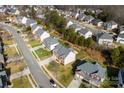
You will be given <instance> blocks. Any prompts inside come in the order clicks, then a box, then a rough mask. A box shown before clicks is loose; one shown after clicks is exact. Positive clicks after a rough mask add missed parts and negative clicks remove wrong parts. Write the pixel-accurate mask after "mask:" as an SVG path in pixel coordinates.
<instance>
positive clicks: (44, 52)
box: [35, 48, 52, 59]
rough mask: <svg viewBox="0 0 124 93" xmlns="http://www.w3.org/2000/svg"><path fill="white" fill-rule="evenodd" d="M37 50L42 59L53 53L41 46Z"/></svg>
mask: <svg viewBox="0 0 124 93" xmlns="http://www.w3.org/2000/svg"><path fill="white" fill-rule="evenodd" d="M35 52H36V54H37V56H38V57H39V58H40V59H44V58H47V57H49V56H51V55H52V53H51V52H50V51H47V50H45V49H41V48H40V49H38V50H36V51H35Z"/></svg>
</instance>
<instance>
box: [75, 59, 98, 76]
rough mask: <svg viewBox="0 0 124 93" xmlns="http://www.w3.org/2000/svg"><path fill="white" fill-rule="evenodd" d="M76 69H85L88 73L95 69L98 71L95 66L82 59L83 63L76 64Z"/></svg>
mask: <svg viewBox="0 0 124 93" xmlns="http://www.w3.org/2000/svg"><path fill="white" fill-rule="evenodd" d="M77 69H80V70H81V71H85V72H87V73H89V74H92V73H94V72H96V71H98V69H97V67H96V66H95V65H94V64H92V63H91V62H88V61H83V63H82V64H81V65H79V66H77Z"/></svg>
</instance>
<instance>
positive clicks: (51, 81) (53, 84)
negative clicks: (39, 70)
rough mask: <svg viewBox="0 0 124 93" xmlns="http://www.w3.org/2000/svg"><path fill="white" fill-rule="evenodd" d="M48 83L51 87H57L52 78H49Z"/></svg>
mask: <svg viewBox="0 0 124 93" xmlns="http://www.w3.org/2000/svg"><path fill="white" fill-rule="evenodd" d="M50 85H51V86H52V87H54V88H56V87H57V85H56V83H55V81H54V80H52V79H50Z"/></svg>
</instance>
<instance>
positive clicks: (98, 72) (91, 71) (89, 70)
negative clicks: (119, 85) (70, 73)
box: [75, 60, 106, 87]
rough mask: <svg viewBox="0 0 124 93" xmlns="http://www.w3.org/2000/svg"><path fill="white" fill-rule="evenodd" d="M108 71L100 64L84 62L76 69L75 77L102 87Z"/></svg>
mask: <svg viewBox="0 0 124 93" xmlns="http://www.w3.org/2000/svg"><path fill="white" fill-rule="evenodd" d="M105 73H106V69H105V68H103V67H101V66H100V65H99V64H98V63H92V62H89V61H85V60H84V61H82V62H81V63H80V64H79V65H78V66H77V68H76V71H75V75H76V77H77V78H80V79H82V80H85V81H87V82H89V83H91V84H93V85H95V86H97V87H99V86H100V84H101V82H103V80H104V77H105Z"/></svg>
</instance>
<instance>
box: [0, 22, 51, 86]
mask: <svg viewBox="0 0 124 93" xmlns="http://www.w3.org/2000/svg"><path fill="white" fill-rule="evenodd" d="M0 26H1V27H2V28H3V29H4V30H6V31H9V32H10V33H11V34H12V35H13V37H14V39H15V41H16V43H17V45H18V47H19V49H20V52H21V53H22V55H23V56H24V58H25V60H26V62H27V65H28V67H29V69H30V72H31V74H32V76H33V78H34V79H35V81H36V83H37V85H38V87H41V88H51V85H50V84H49V79H48V78H47V77H46V75H45V74H44V73H43V71H42V70H41V67H40V66H39V65H38V63H37V61H36V59H35V57H34V56H33V55H32V53H31V52H30V50H29V49H28V47H27V46H26V44H25V42H24V40H23V39H22V37H21V36H20V33H17V30H16V29H14V28H12V27H11V26H8V25H5V24H0Z"/></svg>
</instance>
